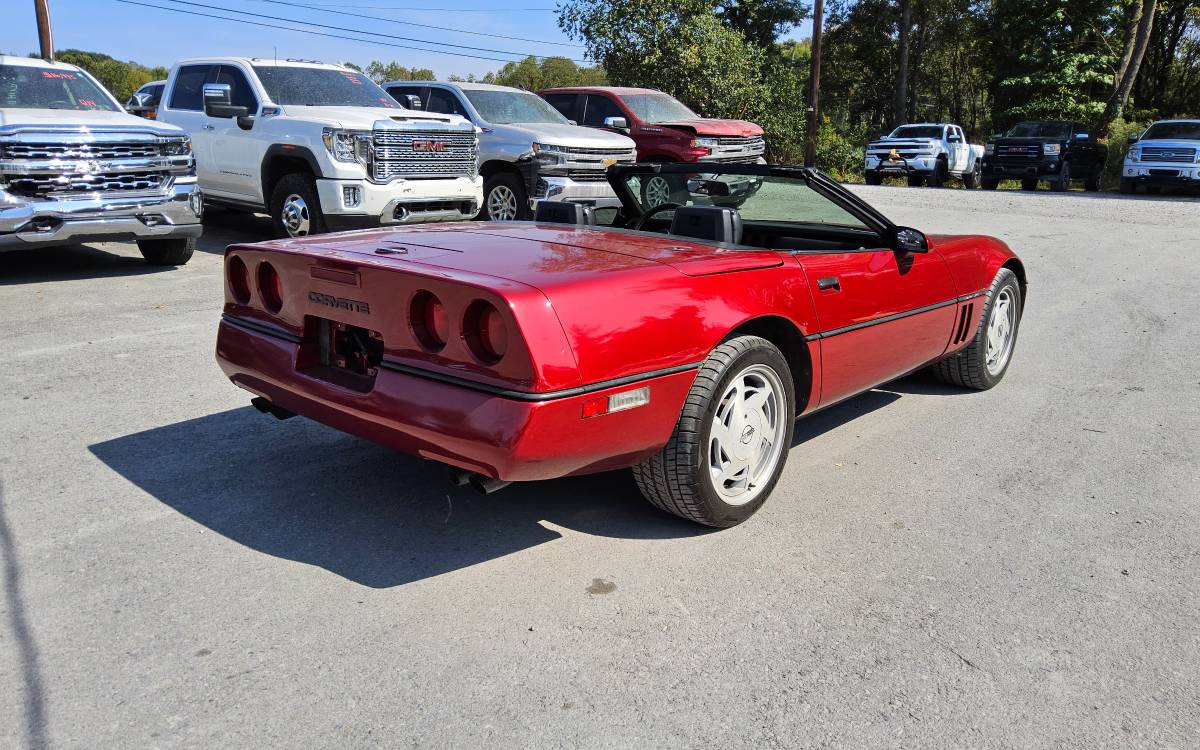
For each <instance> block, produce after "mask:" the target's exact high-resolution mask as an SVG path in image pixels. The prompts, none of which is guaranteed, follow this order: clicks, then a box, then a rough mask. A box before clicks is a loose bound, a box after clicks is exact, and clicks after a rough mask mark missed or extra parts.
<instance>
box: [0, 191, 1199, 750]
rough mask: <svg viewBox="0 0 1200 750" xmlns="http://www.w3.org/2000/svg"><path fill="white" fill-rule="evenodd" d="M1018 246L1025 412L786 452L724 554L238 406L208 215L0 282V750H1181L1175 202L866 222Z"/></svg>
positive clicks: (817, 427)
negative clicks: (759, 504) (218, 339)
mask: <svg viewBox="0 0 1200 750" xmlns="http://www.w3.org/2000/svg"><path fill="white" fill-rule="evenodd" d="M856 190H858V191H859V192H861V193H862V194H863V195H864V196H866V197H867V198H868V199H869V200H871V201H873V202H874V203H875V204H876V205H877V206H879V207H880V208H881V209H883V210H884V212H885V213H887V214H888V215H889V216H891V217H892V218H893V219H894V220H896V221H898V222H901V223H907V224H911V225H914V226H918V227H921V228H924V229H927V230H929V231H931V232H982V233H987V234H994V235H997V236H999V237H1001V238H1003V239H1005V240H1006V241H1008V242H1009V243H1010V244H1011V245H1012V246H1013V247H1014V248H1015V249H1016V250H1017V251H1018V252H1019V253H1020V254H1021V255H1022V257H1023V258H1024V260H1025V262H1026V265H1027V268H1028V273H1029V277H1030V282H1031V283H1030V294H1029V300H1028V307H1027V311H1026V315H1025V318H1024V322H1023V326H1022V329H1021V338H1020V341H1019V342H1018V345H1017V351H1016V354H1015V359H1014V361H1013V364H1012V367H1011V369H1010V370H1009V373H1008V377H1007V379H1006V380H1005V381H1004V383H1002V384H1001V386H1000V387H998V388H996V389H994V390H992V391H989V392H985V393H964V392H958V391H955V390H952V389H948V388H945V387H943V386H940V385H937V384H936V383H934V382H933V381H931V380H927V379H924V378H922V377H919V376H918V377H911V378H907V379H904V380H901V381H898V382H895V383H891V384H889V385H887V386H884V387H881V388H879V389H876V390H874V391H872V392H870V393H868V394H866V395H864V396H861V397H859V398H856V399H854V400H852V401H850V402H848V403H845V404H843V405H841V406H839V407H835V408H834V409H832V410H829V411H826V412H824V413H821V414H819V415H817V416H814V417H812V418H810V419H807V420H805V421H803V422H801V423H800V424H799V425H798V427H797V429H796V432H795V441H794V442H795V448H794V449H793V450H792V453H791V456H790V459H789V463H788V466H787V470H786V472H785V473H784V476H783V479H782V481H781V483H780V485H779V488H778V489H777V490H776V492H775V494H774V496H773V497H772V498H771V500H770V501H769V502H768V504H767V506H766V507H765V508H764V509H763V511H761V512H760V513H759V514H758V515H756V516H755V517H754V518H752V519H751V520H750V521H749V522H747V523H746V524H744V525H742V526H740V527H737V528H734V529H731V530H727V531H718V532H713V531H708V530H704V529H700V528H698V527H695V526H692V525H689V524H687V523H685V522H682V521H679V520H676V519H674V518H673V517H669V516H666V515H663V514H661V513H659V512H657V511H655V510H654V509H653V508H651V507H650V506H649V505H648V504H647V503H645V502H644V501H643V500H641V498H640V497H639V495H638V493H637V490H636V488H635V487H634V484H633V482H632V480H631V479H630V478H629V477H628V476H627V475H626V474H623V473H622V474H612V475H602V476H599V477H591V478H583V479H570V480H562V481H555V482H546V483H541V484H535V485H525V486H514V487H511V488H509V489H507V490H505V491H504V492H502V493H500V494H498V495H494V496H491V497H488V498H483V497H479V496H476V495H474V494H473V493H472V492H470V491H469V490H466V489H457V488H452V487H450V485H449V483H448V482H447V481H446V472H445V471H444V470H443V469H442V468H440V467H439V466H437V465H434V464H427V463H424V462H422V461H420V460H417V459H414V458H409V457H406V456H401V455H396V454H393V453H391V452H389V451H387V450H385V449H382V448H380V447H377V446H375V445H372V444H370V443H366V442H363V441H360V440H357V439H354V438H351V437H348V436H345V435H342V434H339V433H337V432H334V431H332V430H330V429H327V428H325V427H322V426H320V425H317V424H315V423H312V422H307V421H305V420H303V419H293V420H289V421H287V422H276V421H275V420H273V419H271V418H269V417H266V416H263V415H261V414H259V413H257V412H256V411H254V410H253V409H252V408H250V407H249V405H248V396H247V394H245V393H244V392H243V391H241V390H239V389H237V388H235V387H233V386H232V385H230V384H229V383H228V382H227V381H226V380H225V379H224V377H223V376H222V374H221V372H220V371H219V369H218V368H217V366H216V364H215V363H214V361H213V351H212V350H213V341H214V335H215V330H216V323H217V319H218V316H219V311H220V300H221V299H222V292H221V284H222V282H221V255H220V252H221V250H222V248H223V247H224V245H225V244H226V243H228V242H232V241H235V240H238V239H242V240H253V239H262V238H265V236H266V232H267V224H266V220H265V219H263V218H261V217H251V216H242V215H234V214H219V215H218V214H216V213H214V214H213V215H212V216H211V217H210V220H209V221H208V230H207V235H206V237H205V238H204V240H202V250H203V251H202V252H198V253H197V254H196V257H195V258H194V259H193V261H192V263H191V264H190V265H188V266H186V267H183V268H180V269H177V270H160V269H152V268H150V267H148V266H145V265H143V263H142V262H141V259H140V256H138V255H137V251H136V249H135V248H134V247H132V246H121V245H99V246H95V247H91V248H77V249H73V250H67V251H62V252H54V253H37V252H29V253H19V254H8V255H0V316H2V318H3V320H4V321H5V322H4V328H5V333H4V341H5V346H4V347H3V349H4V354H3V356H4V358H5V365H4V366H3V367H2V368H0V415H2V417H0V482H2V484H0V568H2V570H0V574H2V578H3V584H2V586H3V610H4V611H3V614H2V616H0V746H4V747H14V746H23V745H30V746H42V745H52V746H62V747H120V746H163V747H170V746H194V745H210V746H231V745H239V746H257V745H276V746H279V745H283V746H314V747H315V746H325V747H328V746H372V745H381V746H388V747H396V746H422V747H424V746H441V747H491V746H497V745H501V746H525V747H558V746H568V747H578V746H587V747H630V746H659V747H662V746H699V745H711V746H718V747H771V746H780V747H799V746H813V747H815V746H856V747H861V746H875V747H877V746H909V747H964V746H975V747H980V746H983V747H1033V746H1041V747H1045V746H1065V747H1097V746H1109V747H1128V746H1154V747H1163V746H1174V747H1185V746H1194V743H1195V742H1196V737H1197V736H1200V669H1198V668H1197V665H1198V664H1200V624H1198V615H1200V503H1198V502H1197V501H1198V500H1200V458H1198V456H1200V437H1198V435H1200V373H1198V367H1197V365H1198V358H1197V355H1196V342H1197V341H1200V322H1198V321H1200V294H1197V288H1198V285H1200V273H1198V272H1197V270H1196V269H1197V255H1198V252H1200V211H1198V210H1197V207H1198V205H1200V204H1198V203H1197V201H1196V199H1194V198H1192V199H1179V198H1149V197H1147V198H1137V199H1130V198H1125V197H1118V196H1113V195H1094V194H1083V193H1071V194H1065V195H1058V194H1050V193H1045V192H1041V193H1032V194H1031V193H1020V192H999V193H984V192H969V193H968V192H963V191H934V190H928V189H907V188H894V187H879V188H865V187H864V188H856Z"/></svg>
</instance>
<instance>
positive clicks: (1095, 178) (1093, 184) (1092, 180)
mask: <svg viewBox="0 0 1200 750" xmlns="http://www.w3.org/2000/svg"><path fill="white" fill-rule="evenodd" d="M1083 189H1084V190H1086V191H1088V192H1089V193H1098V192H1100V173H1099V172H1095V173H1094V174H1092V176H1091V177H1089V178H1087V179H1086V180H1084V181H1083Z"/></svg>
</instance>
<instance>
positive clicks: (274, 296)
mask: <svg viewBox="0 0 1200 750" xmlns="http://www.w3.org/2000/svg"><path fill="white" fill-rule="evenodd" d="M225 278H226V280H227V281H228V282H229V291H230V293H231V294H232V295H233V300H234V302H237V303H238V304H239V305H248V304H250V298H251V297H252V296H253V292H252V287H251V284H250V267H249V266H247V265H246V261H245V260H243V259H242V257H241V256H240V255H230V256H229V257H228V258H226V259H225ZM254 282H255V283H254V286H253V291H257V292H258V298H259V300H260V301H261V302H262V305H263V308H264V309H265V310H266V311H267V312H269V313H271V314H272V315H278V314H279V311H280V310H282V309H283V279H281V278H280V276H279V271H277V270H276V269H275V266H273V265H271V263H270V261H265V260H263V261H259V262H258V264H257V266H256V267H255V269H254Z"/></svg>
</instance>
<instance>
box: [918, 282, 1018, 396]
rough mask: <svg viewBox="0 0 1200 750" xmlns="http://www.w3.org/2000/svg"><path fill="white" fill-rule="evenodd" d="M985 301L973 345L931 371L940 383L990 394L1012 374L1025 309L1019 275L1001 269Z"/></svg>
mask: <svg viewBox="0 0 1200 750" xmlns="http://www.w3.org/2000/svg"><path fill="white" fill-rule="evenodd" d="M984 299H985V301H984V305H983V314H982V317H981V318H980V322H979V326H978V327H977V328H976V330H975V337H974V338H973V339H971V343H970V344H968V345H967V347H966V348H965V349H963V350H961V351H959V352H957V353H956V354H954V355H952V356H950V357H949V358H947V359H943V360H941V361H940V362H937V363H936V364H934V365H933V367H932V368H931V370H932V372H933V374H934V375H935V376H936V377H937V378H938V379H939V380H942V381H944V382H946V383H950V384H952V385H957V386H961V387H963V388H974V389H975V390H979V391H986V390H987V389H988V388H991V387H993V386H995V385H996V384H997V383H999V382H1000V381H1001V380H1003V379H1004V373H1006V372H1008V363H1009V362H1011V361H1012V353H1013V349H1014V348H1015V347H1016V345H1017V330H1018V329H1019V328H1020V327H1021V312H1022V310H1023V309H1024V300H1023V299H1022V297H1021V285H1020V283H1019V282H1018V281H1017V275H1016V274H1015V273H1013V272H1012V271H1010V270H1009V269H1007V268H1001V269H1000V271H999V272H998V273H997V274H996V278H995V279H993V280H992V286H991V287H990V288H989V289H988V291H987V295H986V297H985V298H984Z"/></svg>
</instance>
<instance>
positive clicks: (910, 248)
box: [891, 227, 929, 253]
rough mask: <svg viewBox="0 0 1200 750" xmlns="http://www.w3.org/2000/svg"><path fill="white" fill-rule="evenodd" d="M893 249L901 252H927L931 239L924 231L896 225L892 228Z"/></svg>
mask: <svg viewBox="0 0 1200 750" xmlns="http://www.w3.org/2000/svg"><path fill="white" fill-rule="evenodd" d="M891 245H892V249H893V250H895V251H896V252H900V253H927V252H929V240H928V239H926V238H925V235H924V234H923V233H922V232H919V231H917V230H916V229H913V228H911V227H896V228H895V229H893V230H892V236H891Z"/></svg>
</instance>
